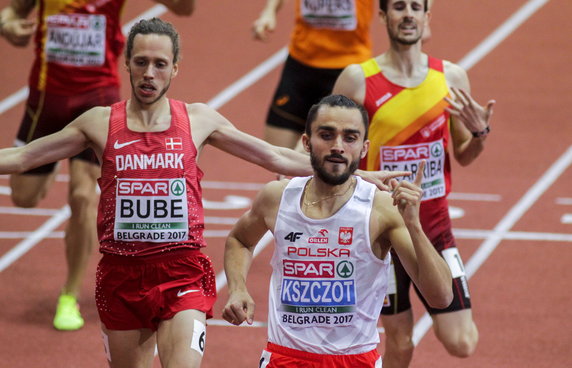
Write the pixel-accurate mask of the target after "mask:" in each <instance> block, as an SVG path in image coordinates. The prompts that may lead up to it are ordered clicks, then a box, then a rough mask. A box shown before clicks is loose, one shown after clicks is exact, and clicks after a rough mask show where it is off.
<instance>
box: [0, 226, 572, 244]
mask: <svg viewBox="0 0 572 368" xmlns="http://www.w3.org/2000/svg"><path fill="white" fill-rule="evenodd" d="M206 224H209V222H206ZM229 232H230V229H227V230H205V231H204V233H203V235H204V237H205V238H226V237H227V236H228V233H229ZM32 233H33V231H0V239H24V238H27V237H29V236H30V235H31V234H32ZM453 234H454V235H455V238H457V239H473V240H478V239H487V238H488V237H489V236H491V234H492V231H491V230H475V229H453ZM63 237H64V232H63V231H52V232H51V233H49V234H46V235H45V238H46V239H63ZM503 240H524V241H540V242H564V243H572V234H562V233H560V234H559V233H540V232H527V231H509V232H507V233H506V234H505V235H504V236H503Z"/></svg>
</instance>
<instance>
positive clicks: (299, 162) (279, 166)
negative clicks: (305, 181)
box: [269, 147, 313, 176]
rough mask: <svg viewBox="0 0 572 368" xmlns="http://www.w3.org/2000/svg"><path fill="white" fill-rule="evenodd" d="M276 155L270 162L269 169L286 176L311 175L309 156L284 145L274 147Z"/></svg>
mask: <svg viewBox="0 0 572 368" xmlns="http://www.w3.org/2000/svg"><path fill="white" fill-rule="evenodd" d="M275 149H276V151H277V152H276V157H274V158H273V159H272V160H271V162H272V166H273V168H269V170H271V171H273V172H276V173H279V174H282V175H287V176H308V175H312V173H313V170H312V165H311V164H310V156H309V155H306V154H304V153H301V152H297V151H294V150H291V149H289V148H284V147H276V148H275Z"/></svg>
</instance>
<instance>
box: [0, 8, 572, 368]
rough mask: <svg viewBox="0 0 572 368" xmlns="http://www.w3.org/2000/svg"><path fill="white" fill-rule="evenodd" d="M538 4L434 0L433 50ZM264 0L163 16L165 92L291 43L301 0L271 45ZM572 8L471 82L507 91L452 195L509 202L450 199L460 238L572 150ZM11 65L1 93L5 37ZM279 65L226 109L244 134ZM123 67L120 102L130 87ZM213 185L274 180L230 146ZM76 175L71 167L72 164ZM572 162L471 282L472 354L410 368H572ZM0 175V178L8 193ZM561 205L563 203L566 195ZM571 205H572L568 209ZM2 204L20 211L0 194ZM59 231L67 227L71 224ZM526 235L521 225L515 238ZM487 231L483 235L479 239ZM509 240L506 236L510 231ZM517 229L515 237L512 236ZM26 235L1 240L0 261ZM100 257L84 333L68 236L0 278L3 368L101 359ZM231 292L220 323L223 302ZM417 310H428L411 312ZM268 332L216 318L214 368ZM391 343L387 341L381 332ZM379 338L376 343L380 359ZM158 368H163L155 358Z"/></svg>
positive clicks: (4, 219)
mask: <svg viewBox="0 0 572 368" xmlns="http://www.w3.org/2000/svg"><path fill="white" fill-rule="evenodd" d="M526 2H527V1H526V0H503V1H502V2H501V1H496V0H481V1H466V0H438V1H436V6H435V9H434V15H433V18H432V29H433V38H432V40H431V41H430V43H429V44H427V47H426V48H427V51H428V52H430V53H431V54H433V55H434V56H436V57H440V58H445V59H449V60H452V61H459V60H460V59H461V58H463V57H464V56H465V55H466V54H467V53H468V52H469V51H471V50H472V49H473V48H474V47H475V46H477V44H479V43H480V42H481V41H482V40H483V39H484V38H485V37H487V36H488V35H489V34H490V33H491V32H492V31H493V30H494V29H495V28H496V27H498V26H499V25H500V24H502V23H503V22H504V21H505V20H506V19H507V18H508V17H509V16H510V15H511V14H513V13H514V12H515V11H516V10H518V9H519V8H520V7H521V6H522V5H523V4H525V3H526ZM7 3H8V0H2V1H0V6H4V5H5V4H7ZM263 3H264V1H262V0H261V1H256V2H255V1H241V2H237V1H232V0H220V1H216V2H206V1H205V2H201V1H198V4H197V11H196V13H195V15H193V17H192V18H185V19H183V18H177V17H175V16H172V15H165V16H164V18H165V19H168V20H169V21H172V22H173V23H174V24H175V25H176V27H177V28H178V30H179V31H180V33H181V34H182V52H183V58H182V61H181V68H180V73H179V75H178V76H177V78H176V79H175V80H174V81H173V84H172V87H171V90H170V91H169V96H170V97H172V98H178V99H183V100H185V101H193V102H207V101H209V100H210V99H212V98H213V97H214V96H215V95H216V94H217V93H219V92H220V91H221V90H223V89H224V88H226V87H227V86H228V85H230V84H231V83H233V82H234V81H236V80H237V79H238V78H240V77H241V76H243V75H244V74H245V73H247V72H249V71H250V70H251V69H253V68H254V67H255V66H257V65H258V64H259V63H261V62H262V61H263V60H266V59H267V58H268V57H270V56H271V55H272V54H274V53H275V52H276V51H278V50H279V49H280V48H281V47H283V46H284V45H285V44H286V43H287V40H288V35H289V31H290V29H291V25H292V19H293V11H292V9H291V8H292V4H291V3H292V2H287V3H286V4H285V7H284V9H283V10H282V13H281V14H280V18H279V24H278V30H277V31H276V32H275V34H274V35H273V37H272V39H271V40H270V41H269V42H266V43H259V42H254V41H252V40H251V38H250V28H249V27H250V24H251V22H252V21H253V20H254V19H255V18H256V17H257V16H258V14H259V11H260V8H261V7H262V4H263ZM153 4H154V3H153V2H151V1H133V0H131V1H128V4H127V6H126V9H125V12H124V20H126V21H127V20H130V19H132V18H133V17H134V16H136V15H138V14H140V13H141V12H143V11H144V10H145V9H147V8H148V7H150V6H153ZM570 14H572V3H571V2H569V1H564V0H560V1H559V0H552V1H549V2H548V3H547V4H546V5H545V6H544V7H542V8H541V9H540V10H539V11H538V12H537V13H535V14H534V15H533V16H532V17H531V18H530V19H529V20H528V21H526V22H525V23H524V24H523V25H522V26H521V27H520V28H518V29H517V30H516V31H515V32H514V33H513V34H512V35H511V36H509V37H508V38H507V39H506V40H505V41H504V42H502V43H501V44H500V45H499V46H498V47H497V48H496V49H494V50H493V51H492V52H491V53H490V54H488V55H487V56H486V57H485V58H484V59H483V60H481V61H480V62H479V63H478V64H477V65H475V66H474V67H473V68H472V69H471V70H470V71H469V76H470V78H471V82H472V92H473V95H474V96H475V97H476V99H477V100H478V101H480V102H481V103H484V102H485V101H486V100H487V99H489V98H495V99H496V100H497V106H496V109H495V116H494V119H493V130H492V134H491V136H490V137H489V139H488V140H487V149H486V151H485V152H484V154H483V155H482V156H481V157H480V158H479V160H477V162H476V163H474V164H473V165H471V166H470V167H469V168H461V167H459V166H458V165H455V167H454V168H453V170H454V183H453V192H455V193H481V194H494V195H497V196H499V198H500V200H499V201H492V202H484V201H467V200H460V199H451V201H450V202H451V205H452V206H455V207H459V208H462V209H463V210H464V211H465V215H464V217H462V218H458V219H455V220H454V222H453V223H454V227H455V230H457V231H462V230H465V231H466V230H482V231H485V233H483V234H484V235H483V236H485V237H486V235H487V234H489V233H486V231H491V230H492V229H494V228H495V227H497V226H498V225H499V223H501V221H503V219H506V217H507V214H508V213H509V211H510V210H511V209H513V208H514V207H515V205H516V204H517V203H519V201H521V199H522V198H523V196H525V194H526V193H527V191H529V190H530V189H531V188H533V187H538V184H537V182H538V180H539V179H540V178H541V177H543V175H544V174H545V173H546V171H547V170H548V168H549V167H550V166H551V165H552V164H553V163H554V162H556V161H557V160H558V159H559V158H560V157H561V156H562V155H563V154H564V153H565V151H566V150H567V149H568V148H569V147H570V146H572V124H570V123H569V122H568V119H569V117H570V116H571V115H572V107H571V106H572V105H571V103H570V102H571V101H572V89H571V88H570V86H571V85H572V74H571V73H569V72H568V70H569V68H570V64H571V62H572V49H571V48H570V41H569V37H570V34H572V26H571V25H570V21H569V20H570V19H569V18H570V16H569V15H570ZM374 30H375V37H374V39H375V42H376V43H375V49H376V53H379V52H381V51H382V50H383V48H384V47H385V45H386V44H387V42H386V40H385V34H384V30H383V27H382V26H381V25H379V24H376V25H375V27H374ZM0 50H1V51H2V54H3V55H4V57H3V58H0V68H1V69H2V70H3V73H2V81H3V83H1V84H0V100H2V99H4V98H6V97H7V96H8V95H10V94H11V93H13V92H15V91H16V90H17V89H19V88H21V87H23V86H24V85H25V82H26V79H27V74H28V68H29V66H30V63H31V48H26V49H14V48H12V47H10V46H9V45H8V44H7V43H6V42H5V41H4V40H0ZM278 73H279V68H278V69H276V70H274V71H273V72H271V73H270V74H268V75H267V76H265V77H264V78H262V79H261V80H260V81H259V82H258V83H256V84H255V85H253V86H252V87H250V88H248V89H247V90H245V91H244V92H242V93H241V94H239V95H238V96H237V97H236V98H234V99H233V100H231V101H230V102H229V103H227V104H226V105H224V106H223V107H222V108H221V109H220V111H221V113H223V114H224V115H225V116H227V117H228V118H229V119H230V120H231V121H233V122H234V123H235V124H236V125H237V126H239V127H240V128H241V129H243V130H245V131H247V132H250V133H252V134H255V135H258V136H261V135H262V131H263V125H262V124H263V123H262V122H263V120H264V117H265V114H266V108H267V105H268V102H269V101H270V98H271V95H272V93H273V90H274V87H275V83H276V82H277V80H278V75H279V74H278ZM128 94H129V86H128V79H127V78H126V76H125V75H124V86H123V95H124V96H128ZM22 111H23V104H19V105H18V106H16V107H14V108H12V109H11V110H9V111H7V112H5V113H4V114H2V115H0V122H1V124H2V127H3V130H2V132H3V134H2V135H0V146H2V147H5V146H9V145H11V144H12V140H13V137H14V135H15V132H16V129H17V127H18V124H19V120H20V117H21V114H22ZM200 165H201V168H202V169H203V171H205V178H204V180H205V181H221V182H255V183H264V182H266V181H268V180H272V179H273V175H272V174H270V173H267V172H265V171H264V170H262V169H260V168H258V167H255V166H254V165H250V164H245V163H243V162H241V161H240V160H238V159H235V158H231V157H229V156H228V155H227V154H225V153H221V152H219V151H217V150H214V149H211V148H207V149H206V150H205V152H204V154H203V155H202V157H201V161H200ZM64 172H65V165H64ZM571 183H572V169H571V168H570V167H567V168H566V170H565V171H564V172H563V173H562V175H561V176H560V177H558V178H557V179H556V180H555V181H554V183H552V184H551V185H549V186H547V190H546V191H544V192H542V193H541V195H540V196H539V198H538V200H535V201H532V202H531V206H530V208H529V209H527V210H526V211H524V212H523V214H522V216H520V217H518V218H515V224H514V226H512V227H511V228H509V229H508V230H509V231H511V232H522V233H516V235H519V234H520V235H519V237H518V238H517V239H512V240H507V239H504V240H502V241H501V242H500V244H499V245H498V247H497V248H496V249H495V250H494V252H493V253H492V254H491V256H490V257H489V258H488V259H487V260H486V261H485V262H484V264H483V265H482V267H481V268H479V269H478V270H477V272H476V274H475V275H474V276H473V277H472V279H471V280H470V287H471V293H472V298H473V304H474V309H473V312H474V317H475V320H476V322H477V325H478V327H479V331H480V343H479V347H478V349H477V352H476V354H475V355H474V356H473V357H471V358H469V359H464V360H461V359H457V358H452V357H450V356H449V355H447V353H446V352H445V350H444V348H443V347H442V346H441V345H440V343H439V342H438V341H437V340H436V338H435V337H434V335H433V333H432V331H431V330H430V331H429V332H428V333H427V334H426V335H425V337H424V338H423V339H422V340H421V342H420V344H419V346H418V347H417V349H416V351H415V355H414V359H413V363H412V365H411V367H413V368H415V367H439V368H449V367H479V368H481V367H535V368H537V367H569V366H572V354H570V351H569V350H570V345H571V343H572V332H570V331H572V322H571V321H570V318H569V310H570V309H571V308H572V300H571V298H570V296H569V293H568V289H569V288H568V282H569V280H571V279H572V271H571V269H570V267H569V265H570V264H571V263H572V247H571V245H572V241H571V240H570V238H571V237H572V224H570V223H563V222H562V219H563V218H564V216H565V215H566V214H570V216H572V205H571V204H570V203H569V202H566V201H565V200H563V199H566V198H568V200H569V201H570V198H572V190H571V189H570V188H571V187H572V185H571ZM7 185H8V181H7V179H6V178H0V189H1V187H4V186H7ZM204 194H205V198H206V199H208V200H211V201H222V200H224V197H225V196H227V195H230V194H232V195H239V196H246V197H249V198H252V197H253V196H254V194H255V192H254V191H243V190H220V189H210V188H208V187H207V188H205V190H204ZM65 196H66V185H65V183H56V185H55V186H54V188H52V190H51V191H50V195H49V197H48V198H47V199H45V200H44V201H43V202H42V203H41V204H40V207H41V208H50V209H60V208H61V207H62V206H64V205H65ZM560 203H564V204H560ZM565 203H568V204H567V205H566V204H565ZM0 207H11V204H10V201H9V198H8V197H7V196H6V195H0ZM242 211H243V210H231V211H221V210H207V211H206V215H207V216H217V217H237V216H239V215H240V214H241V213H242ZM46 220H47V217H39V216H26V217H24V216H21V215H4V214H3V215H0V232H5V231H34V230H35V229H37V228H38V227H39V226H40V225H41V224H42V223H44V222H45V221H46ZM207 228H208V229H209V230H228V229H229V225H207ZM62 229H63V226H59V227H58V229H57V230H59V231H61V230H62ZM531 233H542V234H546V233H554V234H565V235H567V236H568V238H567V240H565V241H548V240H542V239H541V240H538V239H536V238H531ZM512 234H514V233H512ZM481 235H482V234H481ZM509 235H510V234H509ZM516 235H515V236H516ZM20 241H21V239H3V238H0V257H1V256H2V255H4V254H5V253H6V252H8V251H9V250H10V249H12V248H13V247H14V246H15V245H16V244H17V243H19V242H20ZM208 241H209V247H208V248H207V253H208V254H209V255H210V256H211V257H212V258H213V261H214V263H215V267H216V270H217V271H218V272H221V271H222V252H223V238H221V237H218V238H209V239H208ZM484 242H485V239H484V238H482V237H468V238H464V237H459V238H458V243H459V246H460V249H461V253H462V255H463V258H464V260H465V263H466V264H467V263H468V261H469V260H470V259H471V257H472V256H473V255H474V253H475V251H476V250H477V249H478V248H479V247H480V246H481V245H482V244H483V243H484ZM271 249H272V244H270V246H269V247H268V248H267V249H265V250H264V251H262V253H261V254H260V256H259V257H258V258H257V259H256V260H255V262H254V265H253V268H252V271H251V274H250V276H249V286H250V288H251V292H252V294H253V296H254V298H255V300H256V302H257V312H256V320H257V321H262V322H264V321H265V320H266V315H267V312H266V308H267V287H268V286H267V285H268V278H269V275H270V267H269V266H268V261H269V259H270V257H271V254H272V251H271ZM98 259H99V255H98V254H94V257H93V259H92V261H91V264H90V268H89V270H88V277H87V279H86V281H85V283H84V287H83V290H82V293H83V294H82V299H81V306H82V312H83V314H84V317H85V319H86V326H85V327H84V328H83V329H82V330H81V331H77V332H71V333H62V332H57V331H55V330H53V328H52V327H51V319H52V317H53V313H54V309H55V302H56V298H57V295H58V293H59V288H60V287H61V284H62V283H63V279H64V276H65V267H64V258H63V246H62V239H46V240H43V241H41V242H40V243H39V244H38V245H37V246H36V247H34V248H33V249H32V250H30V251H29V252H28V253H26V254H25V255H24V256H23V257H22V258H21V259H19V260H18V261H16V262H15V263H13V264H12V265H11V266H10V267H8V268H7V269H6V270H4V271H3V272H0V295H1V297H0V311H1V312H0V367H4V366H5V367H26V368H28V367H85V368H92V367H105V366H106V362H105V357H104V354H103V348H102V343H101V339H100V330H99V322H98V317H97V312H96V309H95V303H94V300H93V285H94V274H95V266H96V264H97V260H98ZM226 297H227V292H226V289H224V288H223V289H222V290H221V292H220V298H219V301H218V302H217V304H216V307H215V319H220V318H221V316H220V311H221V310H222V307H223V305H224V303H225V302H226ZM414 310H415V314H416V318H420V317H421V315H422V314H423V311H422V310H421V309H420V308H419V305H417V304H416V305H415V309H414ZM265 337H266V329H265V328H263V327H254V328H242V327H240V328H237V327H231V326H212V325H211V326H209V328H208V336H207V351H206V353H205V357H204V359H203V365H202V366H203V367H206V368H215V367H216V368H219V367H229V366H231V367H236V368H243V367H256V366H257V364H258V360H259V356H260V351H261V349H262V348H263V347H264V345H265ZM383 338H384V336H383V335H381V339H382V340H383ZM382 345H383V344H380V348H379V349H380V352H382V350H383V348H382ZM156 366H157V367H159V364H158V362H157V363H156Z"/></svg>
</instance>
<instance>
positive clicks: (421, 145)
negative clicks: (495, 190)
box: [360, 56, 451, 200]
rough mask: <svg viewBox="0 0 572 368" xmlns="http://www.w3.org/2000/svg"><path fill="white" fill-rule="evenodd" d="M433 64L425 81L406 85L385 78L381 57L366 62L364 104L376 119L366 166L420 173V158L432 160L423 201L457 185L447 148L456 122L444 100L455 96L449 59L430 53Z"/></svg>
mask: <svg viewBox="0 0 572 368" xmlns="http://www.w3.org/2000/svg"><path fill="white" fill-rule="evenodd" d="M428 66H429V71H428V73H427V76H426V77H425V80H424V81H423V82H422V83H421V84H419V85H418V86H416V87H413V88H405V87H402V86H398V85H396V84H394V83H392V82H390V81H389V80H388V79H387V78H385V76H384V75H383V73H382V71H381V69H380V67H379V64H378V63H377V62H376V60H375V59H370V60H368V61H366V62H364V63H362V64H361V67H362V69H363V71H364V74H365V78H366V79H365V81H366V96H365V101H364V106H365V108H366V110H367V111H368V114H369V118H370V125H369V134H368V138H369V140H370V141H371V143H370V148H369V152H368V154H367V156H366V157H365V158H364V159H363V160H362V162H361V164H360V168H362V169H366V170H379V169H382V170H408V171H413V172H414V173H415V172H416V171H417V167H418V165H419V162H420V161H421V160H426V161H427V165H426V167H425V172H424V173H423V183H422V187H423V189H424V193H423V200H428V199H434V198H444V197H445V196H446V195H447V194H448V193H449V192H450V188H451V163H450V159H449V154H448V148H447V147H448V143H449V139H450V134H449V124H450V120H449V113H448V112H447V111H446V110H445V107H447V106H448V104H447V102H446V101H445V100H444V97H446V96H449V88H448V85H447V81H446V79H445V74H444V71H443V61H442V60H439V59H435V58H432V57H430V56H429V57H428ZM409 179H411V178H409Z"/></svg>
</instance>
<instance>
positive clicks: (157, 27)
mask: <svg viewBox="0 0 572 368" xmlns="http://www.w3.org/2000/svg"><path fill="white" fill-rule="evenodd" d="M138 34H144V35H147V34H158V35H165V36H169V38H170V39H171V43H172V45H173V63H176V62H177V61H178V60H179V50H180V46H179V33H177V30H176V29H175V27H173V25H172V24H171V23H169V22H165V21H164V20H161V19H159V18H151V19H142V20H140V21H139V22H137V23H135V25H134V26H133V27H131V30H130V31H129V35H128V36H127V45H126V46H125V59H127V60H129V59H131V52H132V51H133V40H134V39H135V36H137V35H138Z"/></svg>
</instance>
